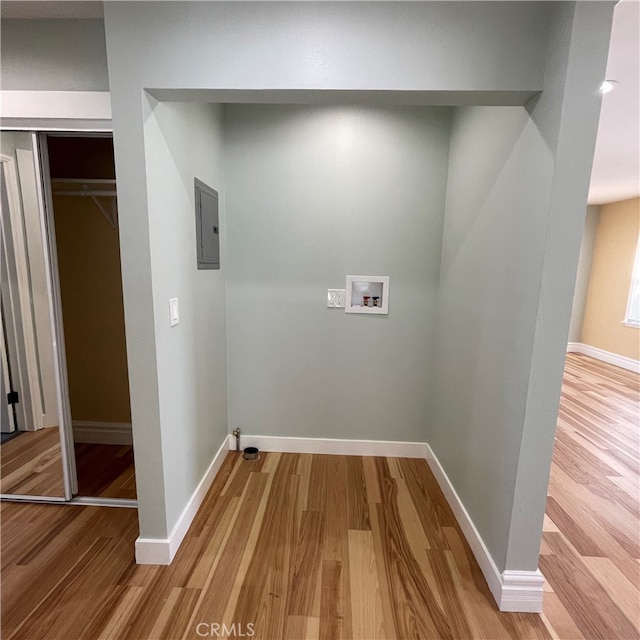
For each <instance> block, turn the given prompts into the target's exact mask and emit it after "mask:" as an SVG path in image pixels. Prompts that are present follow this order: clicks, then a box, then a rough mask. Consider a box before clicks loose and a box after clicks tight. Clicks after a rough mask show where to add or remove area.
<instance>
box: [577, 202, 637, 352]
mask: <svg viewBox="0 0 640 640" xmlns="http://www.w3.org/2000/svg"><path fill="white" fill-rule="evenodd" d="M639 232H640V198H634V199H632V200H623V201H622V202H613V203H611V204H606V205H603V206H602V208H601V211H600V221H599V223H598V230H597V233H596V244H595V249H594V252H593V266H592V268H591V280H590V282H589V291H588V294H587V305H586V309H585V314H584V323H583V325H582V342H583V343H584V344H588V345H590V346H592V347H598V348H599V349H604V350H605V351H610V352H611V353H615V354H618V355H621V356H626V357H627V358H633V359H634V360H640V329H638V328H636V327H628V326H626V325H624V324H623V322H622V321H623V320H624V317H625V313H626V310H627V301H628V298H629V287H630V284H631V272H632V270H633V261H634V258H635V252H636V245H637V242H638V233H639Z"/></svg>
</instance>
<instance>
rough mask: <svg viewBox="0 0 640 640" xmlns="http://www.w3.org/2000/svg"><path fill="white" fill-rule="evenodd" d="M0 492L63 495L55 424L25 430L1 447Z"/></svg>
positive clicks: (60, 461) (57, 432)
mask: <svg viewBox="0 0 640 640" xmlns="http://www.w3.org/2000/svg"><path fill="white" fill-rule="evenodd" d="M0 489H1V490H0V493H6V494H17V495H32V496H50V497H54V496H55V497H63V496H64V480H63V475H62V455H61V452H60V431H59V430H58V427H49V428H47V429H39V430H38V431H25V432H24V433H22V434H21V435H19V436H17V437H16V438H13V439H12V440H9V441H8V442H5V443H4V444H2V446H0Z"/></svg>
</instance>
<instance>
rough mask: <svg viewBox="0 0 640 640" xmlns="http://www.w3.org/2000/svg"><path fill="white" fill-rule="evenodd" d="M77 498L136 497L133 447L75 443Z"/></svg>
mask: <svg viewBox="0 0 640 640" xmlns="http://www.w3.org/2000/svg"><path fill="white" fill-rule="evenodd" d="M75 450H76V469H77V472H78V495H79V496H91V497H94V498H95V497H102V498H132V499H135V498H136V481H135V474H134V467H133V447H131V446H130V445H116V444H86V443H79V442H76V444H75Z"/></svg>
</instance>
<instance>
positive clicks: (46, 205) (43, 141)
mask: <svg viewBox="0 0 640 640" xmlns="http://www.w3.org/2000/svg"><path fill="white" fill-rule="evenodd" d="M34 139H36V134H34ZM36 143H37V148H38V154H39V162H38V167H39V168H40V171H41V176H40V184H41V185H42V204H43V212H44V215H43V223H44V227H45V234H46V240H47V258H48V271H49V285H50V301H51V314H50V317H51V323H52V328H53V334H54V340H55V345H56V348H55V356H56V387H57V392H58V400H59V409H60V445H61V447H62V450H63V460H64V473H65V497H66V499H67V500H70V499H71V498H72V497H73V496H74V495H75V494H76V493H78V479H77V475H76V457H75V454H74V444H73V427H72V422H71V406H70V401H69V384H68V375H67V357H66V353H65V342H64V323H63V318H62V298H61V295H60V278H59V276H58V253H57V249H56V246H57V245H56V236H55V233H56V232H55V222H54V217H53V195H52V193H51V174H50V171H49V153H48V150H47V134H46V133H39V134H37V141H36Z"/></svg>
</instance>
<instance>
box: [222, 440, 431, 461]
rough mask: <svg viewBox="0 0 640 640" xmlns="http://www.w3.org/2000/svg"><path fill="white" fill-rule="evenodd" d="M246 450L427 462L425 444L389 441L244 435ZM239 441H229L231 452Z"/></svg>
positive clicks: (243, 443) (243, 441)
mask: <svg viewBox="0 0 640 640" xmlns="http://www.w3.org/2000/svg"><path fill="white" fill-rule="evenodd" d="M240 441H241V446H242V448H243V449H244V448H246V447H258V449H260V451H281V452H282V453H324V454H333V455H338V456H389V457H391V458H425V457H426V453H427V450H426V446H427V445H425V444H424V443H423V442H394V441H388V442H387V441H386V440H339V439H335V438H289V437H280V436H253V435H241V437H240ZM235 446H236V441H235V438H233V437H230V438H229V448H230V449H235Z"/></svg>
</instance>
